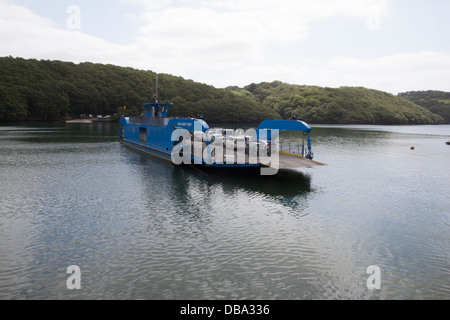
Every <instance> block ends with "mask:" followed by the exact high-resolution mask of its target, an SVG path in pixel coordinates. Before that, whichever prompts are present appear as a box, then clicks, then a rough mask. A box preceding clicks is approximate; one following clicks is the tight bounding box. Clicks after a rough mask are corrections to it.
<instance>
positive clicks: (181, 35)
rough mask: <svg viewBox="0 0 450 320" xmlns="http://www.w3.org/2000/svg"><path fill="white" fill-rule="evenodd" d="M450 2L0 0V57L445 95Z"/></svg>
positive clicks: (206, 79) (199, 77) (228, 81)
mask: <svg viewBox="0 0 450 320" xmlns="http://www.w3.org/2000/svg"><path fill="white" fill-rule="evenodd" d="M449 15H450V1H449V0H426V1H425V0H309V1H306V0H278V1H277V0H270V1H269V0H158V1H156V0H127V1H125V0H0V56H10V55H11V56H13V57H23V58H34V59H50V60H62V61H73V62H76V63H78V62H84V61H89V62H96V63H111V64H115V65H120V66H130V67H133V68H138V69H143V70H152V71H155V72H158V73H169V74H173V75H175V76H181V77H183V78H186V79H192V80H194V81H198V82H203V83H206V84H210V85H213V86H215V87H226V86H229V85H238V86H245V85H248V84H250V83H252V82H254V83H259V82H262V81H269V82H270V81H273V80H280V81H283V82H287V83H291V84H306V85H318V86H329V87H340V86H363V87H367V88H373V89H379V90H384V91H387V92H391V93H394V94H397V93H398V92H404V91H411V90H430V89H433V90H444V91H450V40H449V38H450V19H449Z"/></svg>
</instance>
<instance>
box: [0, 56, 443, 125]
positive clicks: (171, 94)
mask: <svg viewBox="0 0 450 320" xmlns="http://www.w3.org/2000/svg"><path fill="white" fill-rule="evenodd" d="M155 79H156V74H155V73H154V72H152V71H142V70H136V69H132V68H124V67H117V66H113V65H102V64H93V63H80V64H74V63H71V62H61V61H48V60H40V61H38V60H33V59H32V60H26V59H22V58H12V57H5V58H0V121H24V120H28V121H34V120H43V121H51V120H60V119H68V118H78V117H79V116H80V115H81V114H92V115H114V114H117V115H130V116H131V115H139V114H141V113H142V112H143V109H142V104H143V103H145V102H149V101H150V100H151V99H152V97H153V94H154V83H155ZM158 88H159V90H158V97H159V101H161V102H172V103H173V107H172V109H171V112H170V115H171V116H195V115H203V116H204V118H205V120H207V121H208V122H211V123H214V122H252V123H254V122H259V121H262V120H264V119H281V118H284V119H288V118H292V117H298V118H303V119H304V120H306V121H307V122H310V123H337V124H347V123H349V124H350V123H352V124H353V123H361V124H428V123H441V122H443V119H442V118H441V117H440V116H438V115H436V114H434V113H432V112H430V111H429V110H427V109H425V108H423V107H421V106H419V105H417V104H415V103H413V102H411V101H409V100H407V99H405V98H402V97H396V96H394V95H391V94H388V93H385V92H382V91H377V90H370V89H365V88H353V87H341V88H322V87H314V86H300V85H290V84H285V83H282V82H279V81H275V82H271V83H267V82H264V83H260V84H254V83H253V84H250V85H248V86H246V87H244V88H239V87H229V88H226V89H217V88H214V87H212V86H209V85H205V84H201V83H196V82H194V81H192V80H185V79H183V78H181V77H175V76H172V75H168V74H160V75H159V86H158ZM125 106H126V108H125Z"/></svg>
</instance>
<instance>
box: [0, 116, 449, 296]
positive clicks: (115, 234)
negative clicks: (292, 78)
mask: <svg viewBox="0 0 450 320" xmlns="http://www.w3.org/2000/svg"><path fill="white" fill-rule="evenodd" d="M299 137H300V138H301V136H296V135H295V134H283V136H282V139H284V140H295V139H296V138H299ZM312 139H313V151H314V153H315V160H317V161H320V162H324V163H327V164H328V165H327V166H325V167H317V168H313V169H305V170H303V171H302V173H297V174H294V175H291V176H290V177H285V176H283V177H278V178H277V177H265V178H260V177H255V178H246V177H239V176H222V175H209V176H206V175H202V174H200V173H198V172H196V171H194V170H192V169H189V168H182V167H176V166H174V165H173V164H171V163H169V162H165V161H163V160H160V159H155V158H152V157H150V156H147V155H144V154H141V153H139V152H136V151H134V150H130V149H128V148H126V147H125V146H123V145H122V144H121V143H120V142H119V140H118V125H116V124H91V125H89V124H88V125H75V124H73V125H69V124H53V125H20V126H19V125H18V126H2V127H0V181H1V184H0V195H1V196H0V257H1V259H0V299H150V300H154V299H158V300H160V299H164V300H172V299H194V300H197V299H263V300H275V299H282V300H287V299H289V300H299V299H450V220H449V217H450V196H449V192H450V146H448V145H446V144H445V142H446V141H448V140H450V126H448V125H445V126H313V134H312ZM411 146H414V147H415V149H414V150H411ZM71 265H77V266H79V268H80V270H81V277H80V281H81V289H80V290H69V289H68V287H67V279H68V278H69V276H70V275H69V274H68V273H67V268H68V267H69V266H71ZM369 266H378V267H379V272H378V273H376V274H372V273H368V272H367V269H368V267H369ZM373 276H377V277H376V278H373ZM369 277H371V279H372V280H373V279H375V280H374V282H371V283H378V284H379V286H380V289H369V288H368V286H367V283H368V279H369ZM372 280H370V281H372Z"/></svg>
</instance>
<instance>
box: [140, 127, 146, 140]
mask: <svg viewBox="0 0 450 320" xmlns="http://www.w3.org/2000/svg"><path fill="white" fill-rule="evenodd" d="M139 140H140V141H142V142H147V128H142V127H141V128H139Z"/></svg>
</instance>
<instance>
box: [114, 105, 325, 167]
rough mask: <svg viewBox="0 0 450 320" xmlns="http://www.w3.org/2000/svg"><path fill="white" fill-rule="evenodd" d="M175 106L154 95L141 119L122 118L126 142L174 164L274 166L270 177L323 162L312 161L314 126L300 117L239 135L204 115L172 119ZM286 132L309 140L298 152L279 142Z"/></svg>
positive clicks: (121, 129) (122, 134) (298, 147)
mask: <svg viewBox="0 0 450 320" xmlns="http://www.w3.org/2000/svg"><path fill="white" fill-rule="evenodd" d="M171 106H172V104H171V103H159V102H158V101H157V99H155V102H151V103H145V104H144V105H143V107H144V112H145V113H144V114H143V115H142V116H141V117H121V118H120V120H119V124H120V138H121V141H122V142H123V144H125V145H126V146H128V147H130V148H133V149H136V150H139V151H142V152H145V153H147V154H150V155H153V156H156V157H160V158H162V159H165V160H168V161H171V162H173V163H174V164H176V165H181V164H185V165H191V166H195V167H196V168H218V169H238V168H240V169H255V168H261V169H264V168H266V169H270V168H272V169H275V171H268V172H269V173H267V175H269V174H276V172H277V170H279V169H296V168H302V167H312V166H316V165H323V164H322V163H319V162H316V161H313V160H312V158H313V153H312V148H311V136H310V132H311V127H310V126H309V125H308V124H307V123H305V122H304V121H302V120H266V121H263V122H261V124H260V125H259V126H258V127H257V128H256V130H251V131H250V132H249V131H246V132H242V134H237V133H236V131H234V130H229V129H221V128H210V127H209V125H208V124H207V123H206V122H205V121H204V120H203V119H201V118H195V117H192V118H191V117H187V118H171V117H169V110H170V107H171ZM287 130H292V131H302V132H304V135H305V139H304V140H303V143H301V144H297V145H296V150H292V148H286V145H285V146H283V145H282V144H280V143H279V140H278V135H279V133H280V132H282V131H287ZM305 140H306V141H305ZM305 142H306V143H305ZM270 172H272V173H270Z"/></svg>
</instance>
